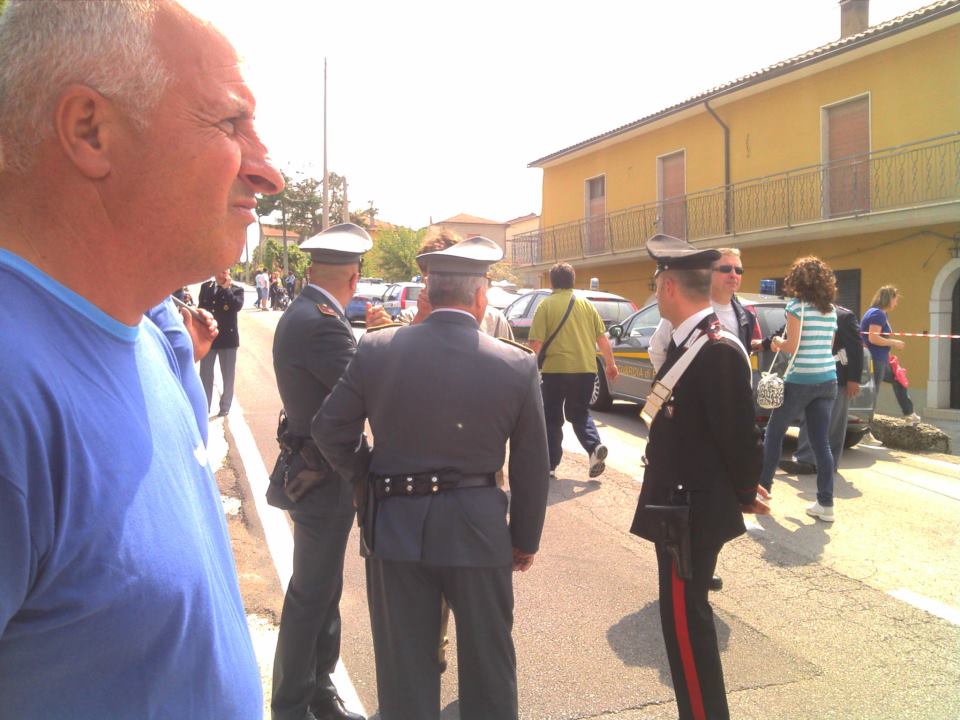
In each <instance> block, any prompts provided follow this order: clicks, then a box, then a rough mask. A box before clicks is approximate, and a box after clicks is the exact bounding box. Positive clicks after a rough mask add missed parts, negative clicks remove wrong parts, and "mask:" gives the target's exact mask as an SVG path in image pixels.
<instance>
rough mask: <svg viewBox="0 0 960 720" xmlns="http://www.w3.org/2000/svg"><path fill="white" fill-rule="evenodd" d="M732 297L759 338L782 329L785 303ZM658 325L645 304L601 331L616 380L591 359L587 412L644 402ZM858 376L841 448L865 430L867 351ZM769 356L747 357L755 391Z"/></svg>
mask: <svg viewBox="0 0 960 720" xmlns="http://www.w3.org/2000/svg"><path fill="white" fill-rule="evenodd" d="M737 297H738V298H739V299H740V301H741V302H742V303H743V304H744V305H751V306H753V308H754V309H755V310H756V312H757V318H758V320H759V321H760V330H761V331H762V332H763V337H769V336H770V335H771V334H772V333H774V332H776V331H777V330H779V329H780V328H781V327H783V325H784V323H785V322H786V320H785V312H784V308H785V307H786V300H784V299H783V298H780V297H775V296H769V295H750V294H742V295H741V294H738V295H737ZM659 322H660V308H659V307H658V306H657V303H652V304H650V305H647V306H645V307H643V308H641V309H640V310H638V311H637V312H636V313H634V314H633V315H631V316H630V317H628V318H627V319H626V320H624V321H623V322H622V323H620V324H618V325H613V326H612V327H610V328H609V329H608V330H607V335H608V337H609V338H610V346H611V348H612V349H613V359H614V361H615V362H616V364H617V370H619V371H620V376H619V377H618V378H617V379H616V380H614V381H613V382H608V381H607V379H606V376H605V375H604V372H603V369H604V364H603V357H602V356H601V355H600V354H599V353H598V354H597V379H596V381H595V383H594V387H593V397H591V399H590V407H591V408H592V409H594V410H607V409H609V408H610V406H611V405H612V404H613V401H614V400H627V401H630V402H636V403H643V402H645V401H646V399H647V394H648V393H649V392H650V387H651V385H653V376H654V371H653V364H652V363H651V362H650V353H649V348H650V338H651V336H652V335H653V333H654V331H655V330H656V329H657V325H658V324H659ZM863 354H864V357H863V372H862V374H861V376H860V392H859V393H858V394H857V396H856V397H854V398H853V399H852V400H851V401H850V410H849V412H848V415H847V436H846V440H845V442H844V446H845V447H853V446H854V445H856V444H857V443H858V442H860V439H861V438H862V437H863V436H864V435H865V434H866V433H867V431H868V430H869V429H870V420H871V419H872V418H873V405H874V395H875V393H876V389H875V387H874V384H873V366H872V363H871V360H870V352H869V351H868V350H867V349H866V348H864V350H863ZM773 358H774V353H773V352H770V351H762V352H761V353H760V354H759V357H758V356H757V355H751V356H750V365H751V366H752V367H753V384H754V387H756V383H757V379H758V378H759V372H758V368H759V367H762V368H763V369H764V371H766V370H767V369H769V367H770V363H771V362H773ZM786 364H787V358H786V357H785V356H784V355H782V354H781V355H780V358H779V359H778V361H777V367H775V368H774V369H775V370H778V371H779V372H780V374H781V375H782V374H783V371H784V370H785V369H786ZM755 410H756V419H757V423H758V424H760V425H765V424H766V422H767V419H768V417H769V415H770V411H769V410H764V409H762V408H760V407H759V406H757V407H756V408H755Z"/></svg>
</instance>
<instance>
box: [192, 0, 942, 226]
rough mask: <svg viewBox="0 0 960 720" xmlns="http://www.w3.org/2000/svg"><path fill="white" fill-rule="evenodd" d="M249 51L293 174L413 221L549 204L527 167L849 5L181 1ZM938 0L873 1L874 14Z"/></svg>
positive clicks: (758, 63) (776, 1) (354, 203)
mask: <svg viewBox="0 0 960 720" xmlns="http://www.w3.org/2000/svg"><path fill="white" fill-rule="evenodd" d="M181 1H182V2H183V4H184V5H186V6H187V7H189V8H190V9H191V10H194V11H195V12H197V14H199V15H201V16H203V17H205V18H207V19H210V20H211V21H213V22H214V23H215V24H216V25H217V26H218V27H219V28H220V29H221V30H222V31H223V32H224V33H225V34H226V35H227V36H228V37H229V38H230V39H231V41H232V42H233V43H234V45H235V46H236V47H237V49H238V50H239V52H240V53H241V55H242V56H243V57H244V60H245V63H246V74H247V79H248V82H249V84H250V86H251V87H252V88H253V90H254V93H255V94H256V96H257V102H258V108H257V125H258V128H259V131H260V134H261V136H262V137H263V139H264V141H265V142H266V144H267V146H268V147H269V148H270V151H271V155H272V157H273V158H274V160H275V161H276V163H277V164H278V165H279V166H280V167H281V168H282V169H283V170H284V171H285V172H287V174H289V175H292V176H295V177H296V176H298V175H303V174H306V175H311V176H313V177H317V178H320V177H322V176H323V63H324V57H326V58H327V63H328V70H327V72H328V86H327V88H328V89H327V98H328V100H327V121H328V126H327V157H328V167H329V169H330V171H332V172H337V173H339V174H341V175H345V176H346V177H347V180H348V183H349V193H348V198H349V201H350V205H351V207H353V208H358V209H359V208H360V207H367V206H368V205H369V204H370V203H371V202H372V203H373V206H374V207H376V208H378V210H379V213H378V218H379V219H381V220H385V221H387V222H391V223H395V224H399V225H406V226H408V227H412V228H419V227H422V226H425V225H427V224H429V223H430V222H431V220H433V221H439V220H443V219H446V218H448V217H451V216H453V215H456V214H459V213H467V214H470V215H477V216H479V217H483V218H487V219H490V220H495V221H498V222H504V221H507V220H510V219H512V218H515V217H519V216H522V215H526V214H528V213H531V212H534V213H539V212H540V194H541V182H542V173H541V171H540V170H539V169H536V168H528V167H527V165H528V163H530V162H532V161H534V160H536V159H538V158H540V157H543V156H545V155H548V154H550V153H552V152H555V151H557V150H560V149H562V148H565V147H567V146H569V145H573V144H575V143H578V142H580V141H582V140H585V139H587V138H589V137H592V136H595V135H598V134H600V133H603V132H606V131H608V130H612V129H614V128H616V127H618V126H620V125H624V124H626V123H629V122H632V121H634V120H637V119H639V118H641V117H644V116H646V115H649V114H651V113H654V112H656V111H658V110H661V109H663V108H665V107H668V106H670V105H673V104H675V103H678V102H681V101H683V100H685V99H687V98H689V97H691V96H693V95H697V94H699V93H701V92H703V91H705V90H708V89H710V88H712V87H715V86H717V85H721V84H723V83H725V82H728V81H730V80H733V79H735V78H738V77H740V76H742V75H746V74H748V73H751V72H754V71H757V70H759V69H761V68H763V67H766V66H768V65H771V64H773V63H776V62H778V61H780V60H784V59H786V58H789V57H792V56H793V55H796V54H799V53H801V52H804V51H807V50H810V49H813V48H815V47H818V46H820V45H823V44H825V43H828V42H832V41H834V40H836V39H838V38H839V36H840V8H839V5H838V2H837V0H726V1H723V2H719V1H717V0H666V1H657V2H654V1H653V0H592V2H589V3H586V2H582V1H581V2H576V3H574V2H567V1H566V0H552V1H548V2H542V1H541V0H512V1H504V0H485V2H482V3H479V2H476V3H466V2H459V1H458V0H444V1H442V2H433V1H428V0H406V1H405V2H400V1H397V0H385V1H381V0H345V1H342V2H339V3H334V2H323V3H321V2H315V1H314V0H269V2H263V0H181ZM924 4H926V3H925V2H924V1H923V0H872V2H871V3H870V23H871V24H872V25H873V24H876V23H879V22H882V21H884V20H888V19H890V18H892V17H896V16H898V15H901V14H903V13H905V12H909V11H910V10H913V9H916V8H918V7H921V6H922V5H924Z"/></svg>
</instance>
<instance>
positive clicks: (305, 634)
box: [270, 510, 436, 720]
mask: <svg viewBox="0 0 960 720" xmlns="http://www.w3.org/2000/svg"><path fill="white" fill-rule="evenodd" d="M290 517H292V518H293V575H292V576H291V577H290V584H289V585H288V586H287V594H286V596H285V597H284V599H283V612H282V614H281V615H280V632H279V637H278V638H277V651H276V655H275V656H274V660H273V696H272V700H271V702H270V709H271V711H272V716H273V720H288V719H289V720H303V718H304V717H306V714H307V707H308V706H309V705H311V704H313V703H314V702H319V703H323V701H324V700H326V699H328V698H329V697H330V696H331V695H333V694H335V693H336V689H335V688H334V686H333V682H332V681H331V679H330V674H331V673H332V672H333V671H334V669H335V668H336V665H337V659H338V658H339V657H340V594H341V593H342V591H343V555H344V552H345V551H346V547H347V538H348V537H349V536H350V528H351V526H352V525H353V518H354V516H353V515H352V514H341V515H333V514H331V515H323V516H318V515H311V514H307V513H304V512H298V511H296V510H292V511H291V512H290ZM434 647H436V646H434ZM434 651H436V650H434Z"/></svg>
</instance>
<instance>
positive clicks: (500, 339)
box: [497, 337, 536, 355]
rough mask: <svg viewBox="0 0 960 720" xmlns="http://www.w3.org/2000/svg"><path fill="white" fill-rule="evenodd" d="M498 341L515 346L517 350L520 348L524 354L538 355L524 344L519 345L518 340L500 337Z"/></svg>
mask: <svg viewBox="0 0 960 720" xmlns="http://www.w3.org/2000/svg"><path fill="white" fill-rule="evenodd" d="M497 340H499V341H500V342H505V343H506V344H507V345H513V346H514V347H515V348H520V349H521V350H523V351H524V352H526V353H530V354H531V355H535V354H536V353H534V352H533V350H531V349H530V348H529V347H527V346H526V345H524V344H523V343H518V342H517V341H516V340H511V339H510V338H505V337H498V338H497Z"/></svg>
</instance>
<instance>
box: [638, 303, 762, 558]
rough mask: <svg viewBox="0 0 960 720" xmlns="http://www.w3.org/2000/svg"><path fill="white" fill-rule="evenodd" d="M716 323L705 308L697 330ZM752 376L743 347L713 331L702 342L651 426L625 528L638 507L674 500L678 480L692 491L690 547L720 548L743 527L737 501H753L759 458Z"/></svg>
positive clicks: (666, 366) (757, 479) (741, 530)
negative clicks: (636, 499)
mask: <svg viewBox="0 0 960 720" xmlns="http://www.w3.org/2000/svg"><path fill="white" fill-rule="evenodd" d="M716 322H717V317H716V315H714V314H712V313H711V314H710V315H707V316H706V317H705V318H704V319H703V321H702V322H701V323H700V324H699V325H698V328H699V329H701V330H706V329H707V328H709V327H710V325H711V323H716ZM694 339H696V338H695V337H694V338H692V339H691V341H690V342H691V343H692V341H693V340H694ZM671 364H672V363H671V362H670V360H668V361H667V362H666V363H664V365H663V367H662V368H661V371H660V374H661V375H662V374H663V373H665V372H666V370H667V369H669V367H670V366H671ZM750 375H751V372H750V367H749V366H748V365H747V363H746V361H745V359H744V356H743V352H742V350H740V349H739V348H737V347H734V346H733V345H732V344H729V343H728V342H727V341H725V340H721V339H719V338H717V336H715V335H714V336H712V339H711V340H709V341H708V342H707V344H706V345H705V346H704V347H703V348H701V350H700V352H699V353H698V354H697V356H696V358H694V360H693V362H692V363H691V364H690V366H689V367H688V368H687V369H686V371H685V372H684V373H683V375H682V376H681V377H680V379H679V380H678V381H677V384H676V386H675V387H674V389H673V396H672V397H671V399H670V400H669V401H668V402H666V403H665V404H664V406H663V407H662V408H661V410H660V412H659V414H658V415H657V417H656V419H655V420H654V422H653V425H652V426H651V428H650V437H649V441H648V443H647V449H646V459H647V467H646V470H645V471H644V474H643V486H642V487H641V489H640V500H639V503H638V512H637V514H636V516H635V517H634V521H633V526H632V527H631V528H630V530H631V532H633V533H634V534H639V532H638V530H639V529H640V526H639V523H640V521H641V520H640V513H639V508H640V507H643V506H644V505H670V504H673V503H672V492H673V490H674V489H676V488H677V486H679V485H682V486H683V490H686V491H689V492H690V528H691V539H692V542H693V544H694V545H696V546H715V547H718V546H720V545H722V544H723V543H725V542H726V541H728V540H731V539H732V538H735V537H736V536H738V535H740V534H742V533H743V532H745V531H746V528H745V527H744V524H743V514H742V512H741V510H740V504H741V503H744V504H747V503H750V502H753V500H754V499H755V497H756V487H757V482H758V481H759V479H760V470H761V467H762V464H763V449H762V445H761V443H760V436H759V431H758V430H757V427H756V423H755V422H754V407H753V393H752V391H751V387H750Z"/></svg>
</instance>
